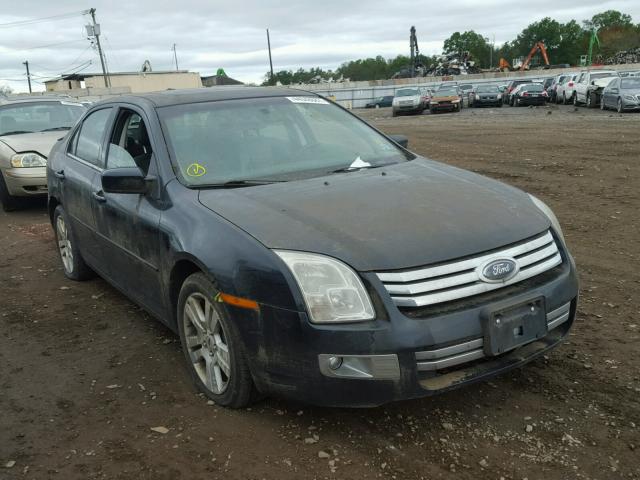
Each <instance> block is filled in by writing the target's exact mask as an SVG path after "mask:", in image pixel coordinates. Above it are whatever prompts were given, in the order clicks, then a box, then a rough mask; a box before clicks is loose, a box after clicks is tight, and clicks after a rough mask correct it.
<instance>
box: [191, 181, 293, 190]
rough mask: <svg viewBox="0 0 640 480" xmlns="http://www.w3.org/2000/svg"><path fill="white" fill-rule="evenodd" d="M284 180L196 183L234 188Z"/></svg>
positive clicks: (211, 186) (205, 186) (207, 186)
mask: <svg viewBox="0 0 640 480" xmlns="http://www.w3.org/2000/svg"><path fill="white" fill-rule="evenodd" d="M280 182H286V180H228V181H226V182H222V183H210V184H205V185H196V186H197V187H201V188H202V187H203V188H236V187H253V186H256V185H269V184H270V183H280Z"/></svg>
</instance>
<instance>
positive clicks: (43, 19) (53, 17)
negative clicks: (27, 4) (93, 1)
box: [0, 10, 89, 28]
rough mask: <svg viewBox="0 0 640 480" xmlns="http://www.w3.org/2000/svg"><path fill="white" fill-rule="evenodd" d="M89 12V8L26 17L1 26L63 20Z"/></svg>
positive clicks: (0, 24) (8, 26) (0, 26)
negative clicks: (46, 15) (58, 13)
mask: <svg viewBox="0 0 640 480" xmlns="http://www.w3.org/2000/svg"><path fill="white" fill-rule="evenodd" d="M87 13H89V10H81V11H79V12H73V13H62V14H60V15H51V16H48V17H40V18H29V19H26V20H17V21H15V22H7V23H0V28H11V27H20V26H22V25H31V24H33V23H41V22H50V21H55V20H62V19H64V18H71V17H75V16H78V15H86V14H87Z"/></svg>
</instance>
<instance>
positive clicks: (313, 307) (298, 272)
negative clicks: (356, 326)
mask: <svg viewBox="0 0 640 480" xmlns="http://www.w3.org/2000/svg"><path fill="white" fill-rule="evenodd" d="M275 253H276V254H277V255H278V256H279V257H280V258H281V259H282V260H283V261H284V263H286V265H287V267H289V270H290V271H291V273H292V274H293V276H294V277H295V279H296V281H297V282H298V286H299V287H300V290H301V291H302V296H303V297H304V301H305V303H306V304H307V309H308V311H309V315H310V317H311V321H312V322H314V323H338V322H357V321H364V320H371V319H373V318H374V316H375V315H374V311H373V306H372V305H371V300H370V299H369V295H368V294H367V291H366V290H365V288H364V286H363V285H362V282H361V281H360V278H359V277H358V275H356V273H355V272H354V271H353V270H352V269H351V268H349V267H348V266H347V265H345V264H344V263H342V262H340V261H338V260H336V259H333V258H330V257H325V256H324V255H317V254H314V253H302V252H290V251H282V250H276V251H275Z"/></svg>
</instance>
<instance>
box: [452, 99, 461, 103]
mask: <svg viewBox="0 0 640 480" xmlns="http://www.w3.org/2000/svg"><path fill="white" fill-rule="evenodd" d="M459 101H460V99H459V98H457V99H455V100H451V103H458V102H459Z"/></svg>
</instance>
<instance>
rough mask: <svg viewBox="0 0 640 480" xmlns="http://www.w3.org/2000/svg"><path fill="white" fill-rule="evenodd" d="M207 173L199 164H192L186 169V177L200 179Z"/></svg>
mask: <svg viewBox="0 0 640 480" xmlns="http://www.w3.org/2000/svg"><path fill="white" fill-rule="evenodd" d="M205 173H207V169H206V168H204V167H203V166H202V165H200V164H199V163H192V164H191V165H189V166H188V167H187V175H189V176H190V177H201V176H203V175H204V174H205Z"/></svg>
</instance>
